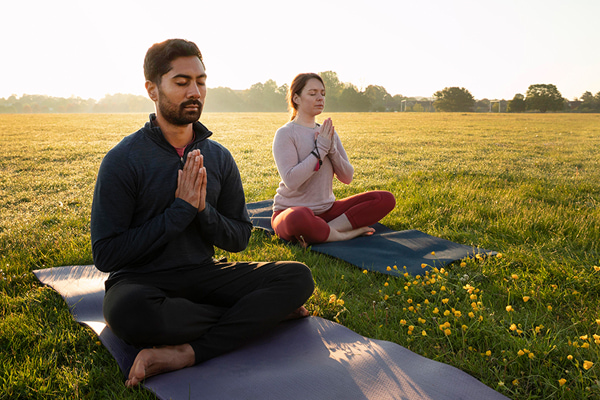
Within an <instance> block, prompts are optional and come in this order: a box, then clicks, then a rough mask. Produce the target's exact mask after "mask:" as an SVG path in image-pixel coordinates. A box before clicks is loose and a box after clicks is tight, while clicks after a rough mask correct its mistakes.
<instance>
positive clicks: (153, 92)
mask: <svg viewBox="0 0 600 400" xmlns="http://www.w3.org/2000/svg"><path fill="white" fill-rule="evenodd" d="M146 91H147V92H148V96H149V97H150V100H152V101H158V86H156V84H155V83H154V82H151V81H146Z"/></svg>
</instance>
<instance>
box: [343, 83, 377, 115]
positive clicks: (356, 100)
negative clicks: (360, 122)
mask: <svg viewBox="0 0 600 400" xmlns="http://www.w3.org/2000/svg"><path fill="white" fill-rule="evenodd" d="M370 105H371V104H370V103H369V99H368V98H367V96H365V93H364V92H359V91H358V89H357V88H356V86H354V85H352V84H348V85H347V86H346V88H345V89H344V90H343V91H342V94H341V95H340V99H339V108H340V110H339V111H351V112H360V111H369V107H370Z"/></svg>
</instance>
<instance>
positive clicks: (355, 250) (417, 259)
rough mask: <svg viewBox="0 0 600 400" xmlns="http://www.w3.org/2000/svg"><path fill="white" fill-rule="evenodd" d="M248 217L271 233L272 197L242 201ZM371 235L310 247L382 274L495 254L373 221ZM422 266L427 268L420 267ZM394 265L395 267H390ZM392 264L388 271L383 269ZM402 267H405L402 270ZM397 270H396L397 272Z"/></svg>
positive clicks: (412, 271) (419, 270)
mask: <svg viewBox="0 0 600 400" xmlns="http://www.w3.org/2000/svg"><path fill="white" fill-rule="evenodd" d="M246 207H247V208H248V214H249V215H250V220H251V221H252V223H253V224H254V226H255V227H256V228H260V229H264V230H265V231H267V232H269V233H271V234H274V231H273V228H272V227H271V216H272V215H273V209H272V207H273V200H264V201H259V202H256V203H248V204H246ZM372 227H373V228H375V233H374V234H373V235H372V236H360V237H357V238H354V239H352V240H347V241H344V242H332V243H322V244H315V245H312V246H310V249H311V250H312V251H316V252H317V253H323V254H327V255H330V256H332V257H335V258H339V259H341V260H344V261H346V262H349V263H350V264H353V265H355V266H357V267H359V268H362V269H366V270H369V271H376V272H381V273H384V274H390V275H397V274H398V273H404V272H405V271H407V272H408V273H410V274H413V275H416V274H422V273H423V272H424V271H426V270H428V269H431V268H433V267H438V268H440V267H443V266H444V265H447V264H450V263H452V262H454V261H457V260H462V259H464V258H468V257H474V256H475V255H477V254H480V255H482V256H488V255H494V254H497V253H496V252H495V251H489V250H485V249H480V248H478V247H473V246H467V245H463V244H458V243H454V242H451V241H449V240H446V239H442V238H439V237H435V236H431V235H428V234H426V233H423V232H421V231H418V230H414V229H413V230H405V231H395V230H392V229H390V228H388V227H386V226H385V225H382V224H375V225H373V226H372ZM423 265H427V267H425V268H423ZM394 266H397V268H398V270H397V271H396V270H395V269H393V267H394ZM388 267H392V270H391V271H388V270H387V268H388ZM404 267H406V269H404ZM398 271H399V272H398Z"/></svg>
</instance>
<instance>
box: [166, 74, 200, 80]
mask: <svg viewBox="0 0 600 400" xmlns="http://www.w3.org/2000/svg"><path fill="white" fill-rule="evenodd" d="M177 78H184V79H190V80H191V79H199V78H206V74H202V75H198V76H196V77H195V78H194V77H193V76H191V75H186V74H177V75H175V76H173V77H172V78H171V79H177Z"/></svg>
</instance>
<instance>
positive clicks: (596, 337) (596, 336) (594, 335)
mask: <svg viewBox="0 0 600 400" xmlns="http://www.w3.org/2000/svg"><path fill="white" fill-rule="evenodd" d="M592 337H593V338H594V340H600V335H596V334H595V333H594V334H593V335H592Z"/></svg>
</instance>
